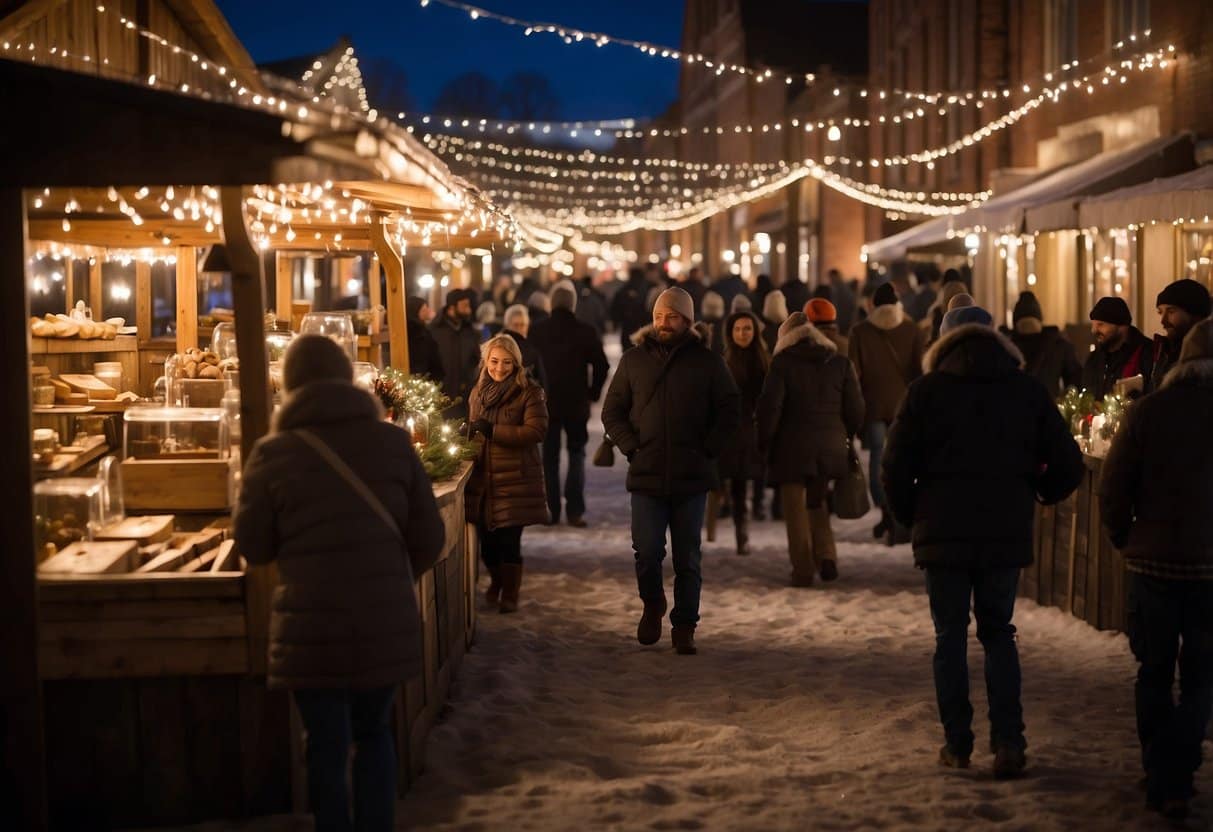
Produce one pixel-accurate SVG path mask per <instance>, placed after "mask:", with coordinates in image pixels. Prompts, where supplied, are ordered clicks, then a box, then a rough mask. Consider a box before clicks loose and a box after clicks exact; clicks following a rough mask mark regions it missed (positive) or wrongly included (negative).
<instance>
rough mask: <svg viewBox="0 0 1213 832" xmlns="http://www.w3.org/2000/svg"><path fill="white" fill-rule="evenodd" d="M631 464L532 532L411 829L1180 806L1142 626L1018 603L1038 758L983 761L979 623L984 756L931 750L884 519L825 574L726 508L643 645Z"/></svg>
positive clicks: (1051, 825)
mask: <svg viewBox="0 0 1213 832" xmlns="http://www.w3.org/2000/svg"><path fill="white" fill-rule="evenodd" d="M592 427H594V428H597V431H598V432H599V433H600V431H601V428H600V426H598V425H597V422H596V421H595V423H594V424H593V425H592ZM596 442H597V435H595V436H594V437H593V438H592V439H591V450H592V449H593V447H595V445H596ZM621 462H622V460H621ZM623 475H624V469H623V466H622V464H620V465H617V467H615V468H613V469H596V468H590V469H589V485H588V492H589V493H588V497H589V499H588V503H589V507H590V510H589V514H588V516H587V519H588V520H589V521H590V523H591V526H590V528H588V529H584V530H576V529H570V528H568V527H565V526H560V527H555V528H538V529H528V530H527V532H526V533H525V535H524V536H523V551H524V555H525V558H526V570H527V571H526V577H525V580H524V583H523V594H522V597H523V601H522V607H521V610H520V611H519V612H518V613H517V614H515V615H509V616H502V615H498V614H497V613H496V612H489V613H484V614H483V615H482V616H481V618H480V624H479V627H480V630H479V637H478V642H477V644H476V646H475V648H474V649H473V651H472V652H470V653H469V654H468V656H467V658H466V659H465V660H464V663H463V667H462V669H461V671H460V675H459V679H458V681H457V684H456V686H455V689H454V692H453V697H452V699H451V702H450V707H449V709H448V710H447V713H446V714H445V716H444V718H443V720H442V721H441V722H440V724H439V725H438V726H437V727H436V728H435V730H434V731H433V732H432V734H431V735H430V739H429V751H428V759H427V771H426V773H425V775H424V776H423V777H422V778H421V779H420V781H419V782H418V783H417V784H416V785H415V787H414V788H413V790H412V791H411V792H410V794H409V795H408V797H407V799H405V800H404V801H403V802H402V803H401V805H400V808H399V812H398V824H399V827H400V828H402V829H404V828H416V829H435V830H486V831H487V830H498V829H503V830H504V829H510V830H527V829H532V830H572V829H585V828H594V829H620V830H634V829H653V830H663V829H705V830H717V829H721V830H725V829H727V830H805V829H820V830H835V829H976V828H980V829H986V828H989V829H1006V830H1052V829H1074V830H1093V829H1109V830H1111V829H1118V830H1119V829H1155V828H1175V827H1171V826H1167V825H1165V824H1163V823H1162V821H1161V820H1160V819H1158V818H1157V816H1154V815H1150V814H1148V813H1147V812H1146V811H1145V810H1144V808H1143V804H1144V794H1143V793H1142V792H1141V791H1139V789H1138V785H1137V783H1138V779H1139V777H1140V767H1139V764H1138V759H1139V752H1138V747H1137V741H1136V735H1135V733H1134V717H1133V689H1132V685H1133V674H1134V672H1135V665H1134V662H1133V660H1132V657H1131V655H1130V653H1129V649H1128V644H1127V641H1126V639H1125V638H1124V637H1123V636H1114V635H1110V634H1105V633H1099V632H1097V631H1095V630H1093V629H1091V628H1090V627H1088V626H1087V625H1085V624H1083V623H1080V622H1079V621H1077V620H1075V619H1073V618H1070V617H1069V616H1067V615H1064V614H1063V613H1061V612H1060V611H1058V610H1054V609H1047V608H1041V607H1038V606H1037V605H1035V604H1033V603H1031V602H1027V601H1021V602H1020V603H1019V606H1018V611H1017V615H1016V623H1017V625H1018V627H1019V639H1020V650H1021V655H1022V660H1023V675H1024V704H1025V708H1026V722H1027V726H1028V742H1029V749H1028V754H1029V766H1030V773H1029V776H1028V777H1026V778H1025V779H1023V780H1018V781H1013V782H998V781H995V780H994V779H993V778H992V777H991V775H990V773H989V766H990V764H991V762H992V761H991V758H990V755H989V754H988V751H987V747H986V746H987V742H986V740H987V736H988V735H987V727H986V723H985V690H984V684H983V683H982V681H981V679H982V677H981V652H980V646H979V645H978V644H977V642H976V639H975V638H972V639H971V648H972V649H971V652H970V665H971V675H972V678H973V687H972V696H973V700H974V707H975V709H976V712H977V717H976V719H975V731H976V733H977V735H978V740H977V749H976V751H975V754H974V758H973V764H974V767H973V768H972V769H971V770H969V771H964V772H958V771H952V770H948V769H943V768H940V767H939V766H938V764H937V763H936V757H937V753H938V749H939V746H940V745H941V744H942V741H943V740H942V732H941V729H940V727H939V723H938V718H937V715H936V710H935V703H934V692H933V686H932V683H931V652H932V647H933V636H932V630H931V624H930V618H929V615H928V611H927V605H926V599H925V595H924V592H923V586H922V578H921V574H920V573H919V572H918V571H917V570H916V569H915V568H914V567H913V565H912V562H911V557H910V553H909V550H908V547H898V548H896V549H889V548H886V547H884V546H883V545H876V544H874V543H873V542H872V539H871V535H870V528H871V526H872V523H873V522H874V520H873V518H868V519H865V520H859V521H851V522H839V521H837V520H836V521H835V529H836V532H837V535H838V538H839V569H840V572H841V578H840V579H839V580H838V581H837V582H836V583H834V584H831V585H827V587H825V588H822V587H820V586H819V587H817V588H813V589H793V588H790V587H788V586H787V577H788V572H789V567H788V562H787V554H786V551H787V550H786V544H785V538H784V532H783V527H782V524H779V523H774V522H770V521H768V522H765V523H760V524H756V527H755V529H754V534H753V548H754V554H753V555H752V556H751V557H748V558H742V557H737V556H736V555H734V554H733V550H732V543H731V541H732V526H731V521H728V520H722V521H721V523H720V529H719V537H718V539H717V542H716V543H713V544H705V548H704V568H703V571H704V589H703V604H702V621H701V623H700V626H699V630H698V632H697V641H698V644H699V648H700V653H699V655H698V656H693V657H687V656H677V655H675V654H674V652H673V650H672V649H671V647H670V644H669V634H668V624H667V629H666V633H665V636H664V638H663V641H662V643H661V644H659V645H657V646H654V647H648V648H644V647H640V646H639V645H638V644H637V643H636V641H635V625H636V620H637V617H638V616H639V613H640V603H639V601H638V600H637V598H636V589H635V581H634V578H633V572H632V553H631V546H630V538H629V535H628V498H627V493H626V491H625V490H624V486H623ZM669 578H670V575H669V569H668V567H667V582H668V580H669ZM1198 788H1199V789H1200V791H1201V792H1202V795H1201V796H1200V797H1199V798H1198V799H1197V800H1196V802H1195V804H1194V808H1195V810H1196V812H1195V815H1194V817H1193V818H1191V819H1190V820H1189V822H1188V825H1187V826H1186V827H1181V828H1189V829H1206V828H1209V825H1210V823H1211V822H1213V820H1210V819H1213V800H1211V799H1210V798H1209V796H1208V795H1210V794H1213V788H1211V787H1210V785H1209V777H1208V776H1207V775H1202V776H1201V777H1200V778H1199V780H1198ZM204 828H207V829H210V828H214V827H210V826H208V827H204ZM241 828H245V829H267V830H268V829H274V830H287V829H291V830H294V829H296V828H297V829H305V828H308V824H307V821H306V819H303V818H278V819H274V820H262V821H258V822H254V823H252V824H247V825H245V826H243V827H241Z"/></svg>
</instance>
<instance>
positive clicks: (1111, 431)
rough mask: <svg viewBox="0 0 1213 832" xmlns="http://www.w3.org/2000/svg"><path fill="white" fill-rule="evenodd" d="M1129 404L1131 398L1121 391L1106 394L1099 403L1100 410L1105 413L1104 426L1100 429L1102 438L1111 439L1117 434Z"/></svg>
mask: <svg viewBox="0 0 1213 832" xmlns="http://www.w3.org/2000/svg"><path fill="white" fill-rule="evenodd" d="M1128 404H1129V400H1128V399H1127V398H1125V397H1124V396H1122V395H1120V394H1119V393H1110V394H1108V395H1107V396H1104V400H1103V401H1102V402H1100V405H1099V412H1100V413H1102V414H1103V426H1102V427H1100V429H1099V437H1100V439H1106V440H1111V439H1112V437H1113V436H1115V435H1116V429H1117V428H1119V427H1120V422H1121V419H1123V418H1124V415H1125V407H1126V406H1127V405H1128Z"/></svg>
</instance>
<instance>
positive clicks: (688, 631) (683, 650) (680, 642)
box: [670, 627, 699, 656]
mask: <svg viewBox="0 0 1213 832" xmlns="http://www.w3.org/2000/svg"><path fill="white" fill-rule="evenodd" d="M670 637H671V638H672V639H673V641H674V652H676V653H677V654H678V655H680V656H694V655H695V654H696V653H698V652H699V651H698V650H697V649H695V628H694V627H674V628H672V629H671V630H670Z"/></svg>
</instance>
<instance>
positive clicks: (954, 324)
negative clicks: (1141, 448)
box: [883, 306, 1083, 778]
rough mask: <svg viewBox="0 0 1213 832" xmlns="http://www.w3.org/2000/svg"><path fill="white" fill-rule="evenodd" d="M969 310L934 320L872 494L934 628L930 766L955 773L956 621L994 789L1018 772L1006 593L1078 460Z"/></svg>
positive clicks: (1060, 425) (959, 726) (961, 690)
mask: <svg viewBox="0 0 1213 832" xmlns="http://www.w3.org/2000/svg"><path fill="white" fill-rule="evenodd" d="M991 323H992V321H991V318H990V315H989V313H987V312H986V311H985V310H984V309H982V308H980V307H977V306H970V307H965V308H961V309H954V310H952V311H951V312H949V313H948V314H947V315H945V316H944V319H943V324H942V326H941V327H940V333H941V337H940V339H939V340H938V341H937V342H936V343H935V345H934V346H933V347H931V349H930V350H929V351H928V352H927V356H926V361H925V365H926V371H927V372H926V375H924V376H923V377H922V378H920V379H918V380H917V381H915V382H914V383H913V384H912V385H910V389H909V392H908V393H906V397H905V400H904V401H903V402H902V405H901V409H900V410H899V412H898V414H897V418H896V420H895V421H894V422H893V426H892V428H891V430H890V431H889V441H888V444H887V445H886V446H885V455H884V469H883V473H884V484H885V490H886V492H887V494H888V499H889V506H890V508H891V510H892V512H893V514H894V516H895V518H896V519H897V521H898V522H899V523H901V524H903V525H906V526H913V544H914V562H915V564H917V565H918V567H919V568H922V569H925V570H926V579H927V596H928V597H929V599H930V605H931V619H932V620H933V621H934V623H935V659H934V670H935V694H936V701H937V704H938V706H939V718H940V721H941V722H942V723H943V729H944V737H945V739H946V743H945V745H944V746H943V748H942V749H941V750H940V755H939V761H940V763H941V764H943V765H946V766H951V767H954V768H968V766H969V758H970V756H971V755H972V753H973V742H974V738H973V728H972V723H973V706H972V705H971V704H970V702H969V667H968V661H967V648H968V640H969V632H968V631H969V608H970V603H972V608H973V612H974V613H975V614H976V617H977V638H978V640H979V641H980V642H981V646H982V647H983V648H984V649H985V654H986V663H985V676H986V690H987V691H988V695H989V706H990V750H991V751H992V752H993V754H994V776H995V777H999V778H1006V777H1016V776H1018V775H1019V774H1021V773H1022V772H1023V770H1024V767H1025V765H1026V764H1027V758H1026V755H1025V753H1024V750H1025V749H1026V748H1027V741H1026V740H1025V739H1024V724H1023V707H1022V705H1021V703H1020V670H1019V652H1018V649H1017V648H1016V646H1015V626H1014V625H1013V624H1012V623H1011V617H1012V614H1013V613H1014V610H1015V591H1016V588H1017V585H1018V583H1019V570H1020V569H1021V568H1022V567H1024V566H1027V565H1029V564H1030V563H1031V562H1032V536H1033V529H1032V527H1033V523H1034V520H1035V517H1034V512H1035V508H1036V502H1037V501H1038V500H1039V501H1040V502H1043V503H1053V502H1057V501H1058V500H1061V499H1063V498H1065V497H1066V496H1067V495H1068V494H1070V492H1072V491H1073V490H1074V489H1075V488H1077V487H1078V483H1079V481H1080V480H1081V478H1082V474H1083V462H1082V454H1081V453H1080V452H1079V450H1078V446H1077V445H1076V444H1075V443H1074V438H1073V437H1072V436H1070V431H1069V429H1068V428H1067V427H1066V423H1065V421H1063V420H1062V418H1061V414H1060V413H1059V412H1058V410H1057V406H1056V405H1054V404H1053V400H1052V399H1051V398H1050V396H1049V393H1048V391H1047V390H1046V389H1045V387H1044V385H1043V384H1041V383H1040V382H1039V381H1037V380H1036V379H1034V378H1032V377H1031V376H1029V375H1027V374H1026V373H1024V372H1023V370H1022V367H1023V356H1022V355H1021V354H1020V352H1019V350H1018V349H1016V348H1015V346H1014V344H1012V343H1011V342H1010V340H1009V339H1007V338H1006V337H1004V336H1003V335H1001V334H999V333H998V332H997V331H995V330H994V329H993V327H992V326H991V325H990V324H991Z"/></svg>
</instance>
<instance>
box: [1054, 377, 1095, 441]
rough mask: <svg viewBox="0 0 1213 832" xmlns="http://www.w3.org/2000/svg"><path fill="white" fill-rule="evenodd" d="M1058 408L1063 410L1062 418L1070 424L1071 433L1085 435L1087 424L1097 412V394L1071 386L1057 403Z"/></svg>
mask: <svg viewBox="0 0 1213 832" xmlns="http://www.w3.org/2000/svg"><path fill="white" fill-rule="evenodd" d="M1057 409H1058V410H1060V411H1061V416H1062V418H1063V419H1065V420H1066V424H1067V425H1069V426H1070V433H1071V434H1073V435H1074V436H1085V435H1086V432H1087V430H1086V426H1087V424H1088V423H1089V422H1090V420H1091V417H1092V416H1093V415H1094V414H1095V396H1093V395H1091V394H1090V393H1088V392H1087V391H1086V390H1079V389H1078V388H1077V387H1070V388H1068V389H1067V390H1066V392H1065V395H1063V396H1062V397H1061V401H1059V402H1058V403H1057Z"/></svg>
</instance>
